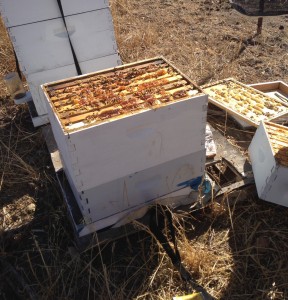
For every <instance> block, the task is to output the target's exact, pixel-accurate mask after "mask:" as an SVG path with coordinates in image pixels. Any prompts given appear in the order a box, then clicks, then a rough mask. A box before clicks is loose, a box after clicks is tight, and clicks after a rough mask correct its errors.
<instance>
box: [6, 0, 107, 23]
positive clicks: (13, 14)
mask: <svg viewBox="0 0 288 300" xmlns="http://www.w3.org/2000/svg"><path fill="white" fill-rule="evenodd" d="M61 2H62V8H63V13H64V15H65V16H68V15H73V14H79V13H83V12H87V11H92V10H97V9H103V8H107V7H109V1H108V0H81V1H80V0H61ZM0 11H1V15H2V16H3V20H4V22H5V25H6V27H14V26H19V25H25V24H29V23H35V22H39V21H45V20H49V19H55V18H60V17H61V13H60V10H59V7H58V4H57V1H56V0H0Z"/></svg>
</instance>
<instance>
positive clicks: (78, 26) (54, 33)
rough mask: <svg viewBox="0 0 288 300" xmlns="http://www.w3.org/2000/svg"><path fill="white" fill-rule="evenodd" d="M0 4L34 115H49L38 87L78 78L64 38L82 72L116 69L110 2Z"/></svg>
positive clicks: (9, 0)
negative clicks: (61, 11) (65, 79)
mask: <svg viewBox="0 0 288 300" xmlns="http://www.w3.org/2000/svg"><path fill="white" fill-rule="evenodd" d="M61 3H62V8H63V14H64V16H65V21H66V25H67V30H66V28H65V25H64V22H63V19H62V16H61V13H60V8H59V6H58V3H57V1H56V0H55V1H50V0H44V1H37V0H21V1H20V0H0V11H1V14H2V16H3V19H4V22H5V24H6V27H7V28H8V32H9V34H10V37H11V40H12V43H13V45H14V49H15V52H16V55H17V58H18V60H19V63H20V67H21V70H22V72H23V73H24V74H25V76H26V79H27V82H28V84H29V88H30V91H31V94H32V98H33V102H34V104H35V107H36V110H37V113H38V115H45V114H47V108H46V104H45V97H44V94H43V91H42V90H41V88H40V85H41V84H43V83H45V82H50V81H54V80H59V79H63V78H67V77H71V76H75V75H77V72H76V68H75V63H74V59H73V55H72V51H71V47H70V43H69V38H68V34H69V37H70V40H71V43H72V45H73V48H74V50H75V54H76V57H77V60H78V62H79V65H80V68H81V71H82V73H88V72H92V71H96V70H100V69H102V68H108V67H113V66H116V65H119V64H120V63H121V61H120V60H119V56H118V54H117V45H116V42H115V37H114V30H113V22H112V17H111V14H110V10H109V7H108V0H97V1H92V0H83V1H77V0H61Z"/></svg>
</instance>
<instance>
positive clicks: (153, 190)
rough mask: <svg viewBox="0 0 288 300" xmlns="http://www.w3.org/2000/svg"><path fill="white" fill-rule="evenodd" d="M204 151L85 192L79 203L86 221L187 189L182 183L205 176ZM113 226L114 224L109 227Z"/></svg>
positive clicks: (105, 216) (101, 217) (131, 208)
mask: <svg viewBox="0 0 288 300" xmlns="http://www.w3.org/2000/svg"><path fill="white" fill-rule="evenodd" d="M204 165H205V150H204V149H203V150H200V151H197V152H195V153H191V154H189V155H187V156H183V157H180V158H177V159H175V160H171V161H168V162H165V163H163V164H160V165H156V166H154V167H152V168H148V169H145V170H143V171H139V172H137V173H136V174H129V175H128V176H125V177H122V178H119V179H116V180H114V181H111V182H108V183H105V184H103V185H100V186H96V187H94V188H92V189H89V190H84V191H83V192H82V193H81V194H79V196H81V199H80V198H79V199H78V203H79V205H80V206H82V207H83V209H82V214H83V216H84V217H85V218H86V220H87V221H89V222H88V223H90V222H96V221H99V220H101V219H104V218H108V217H111V216H112V215H114V214H117V213H119V212H125V211H126V213H128V212H129V211H133V210H135V209H136V208H138V207H141V206H143V205H144V204H145V205H151V204H152V203H153V202H154V201H156V200H158V201H160V200H159V198H160V197H162V198H163V199H162V200H164V198H165V195H168V194H171V193H173V192H174V191H178V190H181V189H183V188H185V187H186V185H185V184H184V183H185V182H187V181H189V180H192V179H195V178H197V177H202V176H203V174H204ZM110 225H113V224H110Z"/></svg>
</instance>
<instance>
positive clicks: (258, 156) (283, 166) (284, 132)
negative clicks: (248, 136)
mask: <svg viewBox="0 0 288 300" xmlns="http://www.w3.org/2000/svg"><path fill="white" fill-rule="evenodd" d="M249 156H250V160H251V163H252V168H253V173H254V177H255V183H256V188H257V193H258V196H259V198H261V199H263V200H266V201H269V202H273V203H277V204H280V205H284V206H288V128H287V127H285V126H281V125H278V124H275V123H271V122H265V123H264V122H261V124H260V126H259V127H258V129H257V131H256V133H255V135H254V137H253V139H252V142H251V144H250V146H249Z"/></svg>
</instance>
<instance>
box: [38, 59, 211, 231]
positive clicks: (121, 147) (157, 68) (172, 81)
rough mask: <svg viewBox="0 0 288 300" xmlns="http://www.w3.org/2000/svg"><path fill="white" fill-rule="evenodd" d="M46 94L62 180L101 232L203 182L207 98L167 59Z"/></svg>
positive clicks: (48, 88) (61, 85)
mask: <svg viewBox="0 0 288 300" xmlns="http://www.w3.org/2000/svg"><path fill="white" fill-rule="evenodd" d="M110 84H111V85H110ZM43 89H44V92H45V94H46V96H47V99H48V113H49V119H50V123H51V126H52V130H53V133H54V136H55V140H56V142H57V145H58V148H59V150H60V153H61V157H62V161H63V164H64V168H65V173H66V174H67V177H68V179H69V182H70V184H71V188H72V189H73V192H74V194H75V197H76V199H77V201H78V205H79V207H80V209H81V211H82V214H83V216H84V217H85V221H86V223H91V224H92V223H93V224H94V225H95V226H96V228H97V229H100V228H103V226H109V225H112V224H114V223H116V222H117V221H119V219H120V218H121V217H123V215H125V214H127V213H128V212H129V211H132V210H135V209H137V208H139V207H141V206H143V205H146V206H147V204H149V203H152V201H154V200H155V199H157V198H159V197H161V196H163V195H165V194H168V193H171V192H173V191H176V190H179V189H181V188H184V187H187V185H189V182H190V180H193V179H195V178H198V177H199V176H202V175H203V172H204V164H205V126H206V113H207V96H206V95H204V94H203V93H202V92H201V91H199V90H198V89H197V88H196V87H195V85H193V84H192V83H191V82H190V81H189V80H188V79H187V78H186V77H185V76H184V75H183V74H181V73H180V72H179V71H177V70H176V69H175V68H174V67H172V66H171V65H170V64H169V63H168V62H166V61H165V60H164V59H162V58H158V59H153V60H147V61H143V62H139V63H134V64H129V65H126V66H121V67H117V68H114V69H110V70H106V71H102V72H97V73H92V74H89V75H84V76H80V77H76V78H72V79H68V80H63V81H60V82H54V83H49V84H45V85H44V86H43ZM89 89H90V90H89ZM104 90H106V92H103V91H104ZM152 90H153V92H152ZM91 92H93V93H94V94H93V95H94V96H93V95H92V98H89V97H90V96H89V95H91ZM99 93H100V94H99ZM97 95H98V96H97ZM99 95H101V96H99ZM106 97H107V99H106ZM98 98H99V99H100V100H101V99H102V100H101V101H100V100H99V99H98ZM94 99H95V100H94ZM103 99H104V100H103ZM105 99H106V100H105ZM87 101H88V102H87ZM91 101H92V102H91ZM103 101H104V102H103ZM105 101H106V102H105ZM103 103H104V105H103V107H102V104H103ZM86 104H87V105H86ZM100 104H101V105H100ZM75 105H76V107H75ZM104 220H105V221H104Z"/></svg>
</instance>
